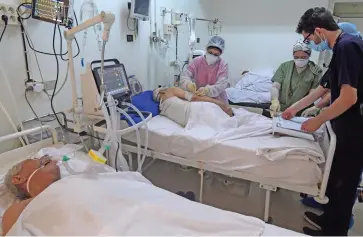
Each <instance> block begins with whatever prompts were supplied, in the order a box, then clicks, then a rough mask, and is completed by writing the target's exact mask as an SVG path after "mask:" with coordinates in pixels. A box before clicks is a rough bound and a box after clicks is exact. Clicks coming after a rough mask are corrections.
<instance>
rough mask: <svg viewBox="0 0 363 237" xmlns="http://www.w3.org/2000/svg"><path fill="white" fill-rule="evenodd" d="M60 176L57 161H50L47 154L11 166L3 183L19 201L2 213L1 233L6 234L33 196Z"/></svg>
mask: <svg viewBox="0 0 363 237" xmlns="http://www.w3.org/2000/svg"><path fill="white" fill-rule="evenodd" d="M60 178H61V175H60V169H59V166H58V165H57V161H52V160H51V159H50V157H49V156H44V157H42V158H40V159H28V160H25V161H22V162H20V163H18V164H16V165H15V166H14V167H13V168H11V169H10V170H9V172H8V173H7V174H6V176H5V185H6V187H7V188H8V189H9V190H10V191H11V192H12V193H13V194H14V195H15V196H17V197H18V198H19V199H20V200H21V201H20V202H18V203H15V204H13V205H12V206H10V207H9V208H8V209H7V210H6V212H5V213H4V216H3V220H2V229H3V235H6V234H7V232H8V231H9V230H10V228H11V227H12V226H13V224H14V223H15V222H16V220H17V219H18V217H19V216H20V214H21V213H22V211H23V210H24V209H25V207H27V206H28V204H29V203H30V202H31V201H32V200H33V198H34V197H36V196H37V195H38V194H39V193H41V192H42V191H44V190H45V189H46V188H47V187H48V186H50V185H51V184H52V183H54V182H56V181H58V180H60Z"/></svg>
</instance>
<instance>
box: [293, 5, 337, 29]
mask: <svg viewBox="0 0 363 237" xmlns="http://www.w3.org/2000/svg"><path fill="white" fill-rule="evenodd" d="M316 28H323V29H326V30H328V31H336V30H339V26H338V24H337V23H336V22H335V20H334V17H333V15H332V14H331V12H330V11H328V10H327V9H325V8H324V7H315V8H310V9H309V10H307V11H306V12H305V13H304V15H303V16H302V17H301V19H300V21H299V24H298V25H297V28H296V33H298V34H301V33H302V32H306V33H309V34H313V33H314V31H315V29H316Z"/></svg>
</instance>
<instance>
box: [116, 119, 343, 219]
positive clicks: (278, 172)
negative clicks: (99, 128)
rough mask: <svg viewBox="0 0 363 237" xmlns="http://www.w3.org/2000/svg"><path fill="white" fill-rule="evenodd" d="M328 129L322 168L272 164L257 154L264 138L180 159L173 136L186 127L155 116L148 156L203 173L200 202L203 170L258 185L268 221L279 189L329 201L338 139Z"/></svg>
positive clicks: (126, 148)
mask: <svg viewBox="0 0 363 237" xmlns="http://www.w3.org/2000/svg"><path fill="white" fill-rule="evenodd" d="M326 128H327V129H325V131H324V133H325V134H324V136H323V139H321V141H320V146H321V148H322V150H323V152H324V156H325V158H326V159H325V160H326V161H325V164H323V167H319V164H318V163H316V162H314V161H312V160H299V159H282V160H277V161H270V160H268V159H266V158H265V157H262V156H260V155H258V154H257V152H256V149H255V147H257V146H258V144H259V143H261V142H263V140H261V137H248V138H242V139H236V140H229V141H226V142H222V143H219V144H217V145H215V146H213V147H211V148H210V149H207V150H205V151H202V152H200V153H198V154H195V155H192V156H186V157H182V156H177V155H174V154H175V151H177V150H178V146H180V145H181V144H180V143H178V142H173V141H172V140H173V139H172V136H173V134H176V133H178V134H179V132H180V131H181V130H182V129H183V128H181V127H180V126H179V125H177V124H175V123H174V122H172V121H171V120H169V119H168V118H166V117H163V116H156V117H154V118H153V119H152V120H151V121H150V122H149V123H148V131H149V148H150V149H149V151H148V153H147V156H148V157H151V158H153V159H154V160H156V159H160V160H164V161H168V162H172V163H176V164H180V165H184V166H189V167H194V168H196V169H198V170H200V172H199V174H200V197H199V199H200V202H202V201H203V185H204V171H211V172H214V173H218V174H222V175H226V176H228V177H232V178H238V179H242V180H247V181H251V182H256V183H258V184H259V185H260V188H261V189H264V190H266V197H265V210H264V215H263V220H264V221H265V222H268V221H269V218H270V217H269V212H270V198H271V192H276V191H277V190H278V188H282V189H287V190H290V191H294V192H298V193H305V194H308V195H312V196H314V197H317V198H319V201H321V202H322V203H327V202H328V200H327V198H326V196H325V191H326V187H327V182H328V178H329V174H330V168H331V164H332V160H333V155H334V152H335V144H336V136H335V134H334V132H333V130H332V127H331V125H330V123H329V122H328V123H327V124H326ZM123 139H124V140H125V141H127V142H128V143H129V144H125V142H124V144H123V146H122V149H123V152H126V153H127V154H128V156H129V159H131V158H130V157H132V154H133V153H136V152H137V149H136V147H135V145H134V144H133V143H134V142H135V138H134V136H126V137H123ZM184 145H185V144H184ZM281 145H283V144H281ZM184 147H185V146H184ZM179 150H180V149H179Z"/></svg>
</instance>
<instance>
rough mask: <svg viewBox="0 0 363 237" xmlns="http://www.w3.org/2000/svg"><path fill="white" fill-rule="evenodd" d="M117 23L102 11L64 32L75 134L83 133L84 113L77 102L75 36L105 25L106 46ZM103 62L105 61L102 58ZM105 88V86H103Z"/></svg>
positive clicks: (109, 14)
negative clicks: (73, 48)
mask: <svg viewBox="0 0 363 237" xmlns="http://www.w3.org/2000/svg"><path fill="white" fill-rule="evenodd" d="M114 22H115V15H114V14H112V13H105V12H104V11H102V12H101V13H100V14H99V15H98V16H95V17H94V18H92V19H89V20H87V21H85V22H84V23H82V24H80V25H78V26H76V27H74V28H72V29H70V30H68V31H65V32H64V37H65V39H66V40H67V49H68V56H69V71H70V78H71V83H72V104H73V107H72V112H73V113H74V117H75V123H76V127H75V128H74V131H75V132H81V116H80V115H81V113H82V112H83V109H82V105H79V103H78V102H77V99H78V93H77V82H76V76H75V71H74V60H73V50H72V41H73V39H74V35H75V34H76V33H78V32H80V31H83V30H85V29H88V28H90V27H92V26H95V25H97V24H99V23H103V25H104V30H103V34H102V40H103V42H104V44H105V43H106V42H107V41H108V40H109V37H110V30H111V27H112V25H113V23H114ZM101 60H104V58H103V57H102V58H101ZM102 86H103V85H102ZM102 86H101V87H102Z"/></svg>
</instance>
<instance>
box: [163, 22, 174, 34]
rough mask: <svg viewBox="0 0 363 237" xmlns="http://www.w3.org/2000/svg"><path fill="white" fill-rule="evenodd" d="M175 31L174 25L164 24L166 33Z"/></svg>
mask: <svg viewBox="0 0 363 237" xmlns="http://www.w3.org/2000/svg"><path fill="white" fill-rule="evenodd" d="M173 33H174V26H173V25H169V24H164V35H172V34H173Z"/></svg>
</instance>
